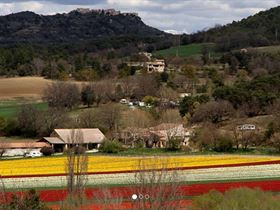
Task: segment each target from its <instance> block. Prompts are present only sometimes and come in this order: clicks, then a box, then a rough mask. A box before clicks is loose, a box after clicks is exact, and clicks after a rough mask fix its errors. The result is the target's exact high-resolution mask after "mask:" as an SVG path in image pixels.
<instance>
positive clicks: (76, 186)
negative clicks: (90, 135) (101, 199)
mask: <svg viewBox="0 0 280 210" xmlns="http://www.w3.org/2000/svg"><path fill="white" fill-rule="evenodd" d="M83 141H84V140H83V134H82V132H81V131H80V130H72V131H71V134H70V136H69V139H68V142H69V144H68V145H69V146H70V147H71V148H69V149H68V150H67V152H66V154H67V159H66V163H65V170H66V174H67V190H68V193H69V204H70V205H71V206H72V205H74V206H75V207H78V206H81V205H82V204H83V200H84V190H85V186H86V183H87V171H88V157H87V155H86V154H85V152H84V151H83V150H81V149H80V146H81V145H82V144H83ZM68 209H69V207H68Z"/></svg>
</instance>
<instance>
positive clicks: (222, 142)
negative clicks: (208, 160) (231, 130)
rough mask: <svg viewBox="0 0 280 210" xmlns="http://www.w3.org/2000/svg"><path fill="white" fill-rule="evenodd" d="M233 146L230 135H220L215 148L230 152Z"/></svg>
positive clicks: (218, 150)
mask: <svg viewBox="0 0 280 210" xmlns="http://www.w3.org/2000/svg"><path fill="white" fill-rule="evenodd" d="M232 147H233V142H232V140H231V139H230V138H229V137H226V136H220V137H218V138H217V143H216V145H215V147H214V150H215V151H217V152H230V151H231V150H232Z"/></svg>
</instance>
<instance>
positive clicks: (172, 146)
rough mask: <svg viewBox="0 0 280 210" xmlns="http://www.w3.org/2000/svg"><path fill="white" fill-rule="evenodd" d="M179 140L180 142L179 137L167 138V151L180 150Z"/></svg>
mask: <svg viewBox="0 0 280 210" xmlns="http://www.w3.org/2000/svg"><path fill="white" fill-rule="evenodd" d="M181 142H182V139H181V138H177V137H172V138H171V139H169V141H168V143H167V150H169V151H178V150H181V148H182V145H181Z"/></svg>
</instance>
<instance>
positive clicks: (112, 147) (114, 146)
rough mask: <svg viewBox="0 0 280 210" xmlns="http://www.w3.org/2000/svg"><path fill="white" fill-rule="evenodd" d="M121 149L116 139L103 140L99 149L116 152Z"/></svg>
mask: <svg viewBox="0 0 280 210" xmlns="http://www.w3.org/2000/svg"><path fill="white" fill-rule="evenodd" d="M121 149H122V145H121V143H120V142H118V141H117V140H105V141H104V142H103V143H102V144H101V146H100V151H101V152H104V153H118V152H120V151H121Z"/></svg>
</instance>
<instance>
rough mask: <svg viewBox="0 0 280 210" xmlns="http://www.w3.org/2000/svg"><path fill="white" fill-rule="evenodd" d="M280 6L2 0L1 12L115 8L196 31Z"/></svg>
mask: <svg viewBox="0 0 280 210" xmlns="http://www.w3.org/2000/svg"><path fill="white" fill-rule="evenodd" d="M278 5H280V0H0V15H6V14H10V13H14V12H19V11H27V10H28V11H34V12H36V13H39V14H55V13H63V12H69V11H71V10H73V9H75V8H78V7H79V8H81V7H85V8H96V9H101V8H104V9H107V8H115V9H117V10H121V11H123V12H137V13H139V16H140V17H141V18H142V19H143V21H144V22H145V23H146V24H148V25H150V26H153V27H156V28H159V29H161V30H164V31H174V32H176V31H177V32H185V33H192V32H195V31H197V30H202V29H205V28H209V27H212V26H214V25H215V24H226V23H230V22H232V21H233V20H240V19H242V18H244V17H247V16H249V15H253V14H255V13H257V12H259V11H262V10H266V9H269V8H271V7H275V6H278Z"/></svg>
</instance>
